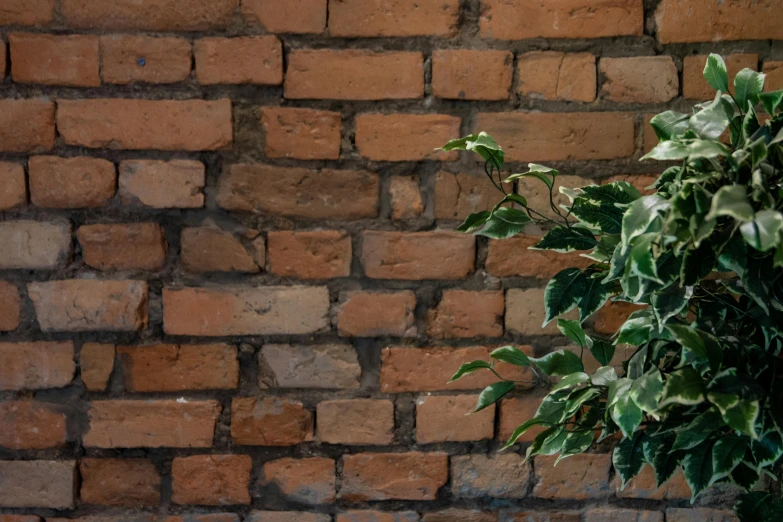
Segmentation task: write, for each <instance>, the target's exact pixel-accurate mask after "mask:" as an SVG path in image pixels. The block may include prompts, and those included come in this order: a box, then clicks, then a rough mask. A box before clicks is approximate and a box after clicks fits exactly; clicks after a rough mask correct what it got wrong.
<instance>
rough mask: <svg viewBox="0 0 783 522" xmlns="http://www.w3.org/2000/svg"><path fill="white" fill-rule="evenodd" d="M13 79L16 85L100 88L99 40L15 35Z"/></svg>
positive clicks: (11, 37)
mask: <svg viewBox="0 0 783 522" xmlns="http://www.w3.org/2000/svg"><path fill="white" fill-rule="evenodd" d="M8 42H9V46H10V47H11V76H12V77H13V79H14V81H15V82H17V83H39V84H44V85H68V86H74V87H98V86H100V84H101V79H100V76H99V74H98V63H99V58H98V38H97V37H96V36H53V35H44V34H22V33H13V34H10V35H8Z"/></svg>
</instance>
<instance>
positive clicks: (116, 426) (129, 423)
mask: <svg viewBox="0 0 783 522" xmlns="http://www.w3.org/2000/svg"><path fill="white" fill-rule="evenodd" d="M220 410H221V408H220V404H219V403H218V402H217V401H189V400H184V399H179V400H152V401H125V400H116V401H114V400H110V401H94V402H92V403H91V404H90V410H89V421H90V424H89V426H90V429H89V431H88V432H87V433H86V434H85V435H84V446H85V447H88V448H162V447H171V448H209V447H211V446H212V439H213V436H214V434H215V423H216V422H217V419H218V416H219V415H220Z"/></svg>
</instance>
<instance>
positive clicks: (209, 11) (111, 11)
mask: <svg viewBox="0 0 783 522" xmlns="http://www.w3.org/2000/svg"><path fill="white" fill-rule="evenodd" d="M238 4H239V0H184V1H183V0H141V1H134V2H128V1H126V0H63V1H62V7H61V9H62V14H63V17H64V18H65V23H66V25H68V27H72V28H77V29H128V30H131V29H141V30H147V31H207V30H210V29H222V28H225V27H226V26H227V25H228V24H229V23H230V22H231V19H232V17H233V15H234V12H235V11H236V8H237V5H238Z"/></svg>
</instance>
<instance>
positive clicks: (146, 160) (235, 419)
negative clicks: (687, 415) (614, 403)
mask: <svg viewBox="0 0 783 522" xmlns="http://www.w3.org/2000/svg"><path fill="white" fill-rule="evenodd" d="M782 40H783V15H781V10H780V6H779V5H778V3H777V2H774V1H772V0H755V1H750V0H747V1H724V2H717V1H713V0H687V1H684V0H557V1H554V0H547V1H542V0H286V1H272V0H0V337H1V338H0V522H50V521H53V522H66V521H81V522H120V521H122V522H615V521H622V522H690V521H696V520H698V521H711V522H729V521H732V522H733V521H734V520H735V519H734V518H733V515H732V514H731V511H730V501H726V498H725V497H726V495H724V494H723V492H722V491H723V490H721V491H720V492H719V493H720V494H717V495H709V496H708V498H707V499H706V500H704V501H701V503H698V502H697V504H696V505H694V506H690V505H689V504H688V502H687V500H688V499H689V498H690V492H689V490H688V487H687V484H686V483H685V480H684V478H683V475H682V473H681V472H677V473H675V474H674V475H673V477H672V478H671V479H670V480H669V481H668V482H667V483H665V484H664V485H663V487H661V488H657V487H656V484H655V480H654V477H653V474H652V472H651V469H650V468H649V467H647V468H645V469H644V470H643V471H642V473H641V475H640V476H639V477H637V478H636V479H635V480H634V481H632V482H631V483H630V484H629V485H628V486H627V487H626V488H624V489H623V488H621V487H620V484H619V482H618V479H617V474H616V473H615V472H614V471H613V470H612V467H611V454H610V453H608V451H609V449H610V448H609V447H608V446H606V445H603V446H601V448H599V449H597V450H596V452H595V453H590V454H588V455H582V456H576V457H572V458H570V459H568V460H566V461H564V462H561V463H560V464H559V465H558V466H557V467H553V466H552V464H553V462H554V458H553V457H543V458H537V459H534V461H533V462H528V463H525V462H524V461H523V460H524V459H523V456H524V451H525V449H526V447H527V446H529V444H530V443H531V442H532V439H533V437H534V436H535V435H536V434H537V433H539V432H540V428H538V429H533V430H531V431H530V432H528V433H527V434H525V436H523V437H522V438H521V439H520V444H518V445H516V446H514V447H513V448H512V449H511V450H509V451H506V452H503V453H499V452H498V451H497V450H499V448H500V447H501V446H502V444H504V443H505V441H506V440H507V438H508V437H509V436H510V435H511V434H512V433H513V431H514V429H515V428H516V427H517V426H518V425H519V424H521V423H522V422H524V421H525V420H527V419H528V418H530V416H532V415H534V413H535V411H536V408H537V405H538V401H539V400H540V397H541V393H542V391H543V390H541V389H534V388H533V387H532V386H531V385H530V384H528V383H530V382H531V375H530V374H529V373H528V372H527V371H526V370H525V369H524V368H520V367H515V366H511V365H508V364H505V363H501V364H498V365H497V367H496V369H497V371H498V372H499V373H500V374H501V375H504V376H506V377H508V378H511V379H515V380H518V381H519V386H518V388H517V390H515V391H514V393H513V394H512V395H510V396H509V397H507V398H506V399H504V400H503V401H502V402H500V403H499V404H497V405H495V406H493V407H491V408H486V409H484V410H483V411H480V412H478V413H476V414H473V415H466V413H468V412H469V411H471V410H472V409H473V408H474V406H475V403H476V400H477V397H478V395H479V393H480V392H481V390H482V389H483V388H484V387H485V386H487V385H489V384H491V383H492V382H494V381H495V380H496V378H495V377H494V376H493V375H492V374H490V373H488V372H484V373H481V372H477V373H475V374H473V375H470V376H468V377H466V378H464V379H462V380H459V381H457V382H454V383H449V382H448V381H449V379H450V377H451V375H452V374H453V373H454V371H455V370H456V369H457V368H458V367H459V366H460V365H461V364H463V363H465V362H468V361H472V360H475V359H487V358H488V356H489V353H490V352H491V351H492V350H494V349H495V348H497V347H500V346H504V345H509V344H511V345H514V346H518V347H520V348H521V349H522V350H523V351H525V353H527V354H528V355H530V356H541V355H543V354H545V353H547V352H548V351H549V350H550V349H551V348H552V347H554V346H564V340H563V338H562V337H561V336H559V332H558V331H557V328H556V327H555V326H554V325H551V326H549V327H547V328H546V329H544V330H542V328H541V323H542V321H543V307H542V299H543V288H544V287H545V285H546V283H547V281H548V280H549V279H551V278H552V276H553V275H554V274H556V273H557V272H558V271H559V270H561V269H563V268H565V267H566V266H570V265H579V264H584V263H585V262H586V261H585V260H584V259H583V258H579V257H578V256H576V255H572V256H567V255H555V254H552V253H547V252H539V251H532V250H528V247H530V246H531V245H533V244H535V242H536V241H537V240H538V237H540V235H541V233H542V231H541V230H533V229H529V230H525V233H524V234H523V235H520V236H518V237H515V238H514V239H511V240H507V241H496V240H487V239H486V238H475V237H473V236H470V235H464V234H461V233H458V232H456V231H455V228H456V226H457V225H458V224H459V222H460V220H461V219H462V218H464V217H465V216H466V215H467V214H469V213H471V212H478V211H483V210H488V209H490V208H492V206H493V205H494V204H495V203H496V202H497V201H498V200H499V199H500V195H499V193H498V192H497V191H496V190H495V189H494V188H493V187H492V185H491V184H490V183H489V182H488V180H487V179H486V177H485V176H484V175H483V173H482V172H481V168H482V164H481V163H480V162H479V161H477V159H476V158H475V157H472V156H470V155H468V154H463V153H458V152H448V153H447V152H443V151H440V150H436V149H437V148H439V147H440V146H442V145H443V144H444V143H445V142H446V141H447V140H449V139H452V138H456V137H459V136H462V135H465V134H468V133H472V132H478V131H481V130H484V131H487V132H489V133H491V134H493V135H494V136H495V137H496V138H497V139H498V141H499V143H500V144H501V145H502V146H503V148H504V150H505V154H506V161H507V163H508V165H509V169H510V170H508V172H509V173H510V172H519V171H521V169H523V168H524V167H525V165H526V164H527V163H529V162H536V163H555V164H556V165H554V166H556V167H557V168H559V169H560V170H561V173H562V175H561V176H560V177H559V178H558V184H559V185H562V186H579V185H584V184H589V183H598V182H605V181H608V180H625V181H628V182H630V183H632V184H634V185H635V186H637V187H638V188H640V189H643V188H644V187H647V186H649V185H650V184H651V183H652V181H653V180H654V179H655V178H656V176H657V175H658V174H659V173H660V172H661V171H662V170H663V166H662V165H658V164H655V163H654V162H653V163H640V162H638V161H637V160H638V159H639V157H641V155H642V154H644V152H646V151H649V150H650V149H651V148H652V147H653V146H654V145H655V143H656V142H657V140H656V137H655V135H654V133H653V132H652V130H651V128H650V127H649V125H647V124H648V122H649V119H650V117H651V116H652V115H653V114H655V113H657V112H660V111H663V110H665V109H673V110H678V111H683V110H686V107H687V106H688V104H689V103H691V102H692V101H703V100H707V99H710V98H712V96H713V93H712V91H711V90H710V89H709V87H708V85H707V84H706V82H705V81H704V80H703V78H702V76H701V74H702V70H703V68H704V64H705V61H706V58H707V54H708V53H709V52H713V51H714V52H719V53H721V54H723V55H724V56H726V62H727V65H728V70H729V74H730V75H735V74H736V73H737V72H738V71H739V70H741V69H743V68H745V67H749V68H751V69H755V70H758V71H763V72H764V73H766V74H767V80H768V90H774V89H783V58H781V57H783V42H782ZM507 188H508V189H510V190H515V191H517V192H519V193H522V194H524V195H525V197H527V199H528V201H530V202H532V203H534V204H535V205H537V206H539V207H541V206H542V205H543V204H545V203H548V201H547V199H548V198H547V196H546V194H545V193H544V192H543V191H542V187H541V186H540V185H535V184H534V183H530V182H528V181H519V182H517V183H516V184H515V185H509V186H508V187H507ZM558 198H560V197H559V196H558ZM564 201H565V200H564V199H562V198H560V199H559V200H558V202H560V203H562V202H564ZM634 309H635V308H634V307H631V306H628V305H625V304H622V303H618V304H613V305H610V306H607V307H606V308H605V309H602V310H601V311H599V312H598V313H597V314H596V315H595V317H594V318H592V319H591V320H590V321H589V322H588V323H587V326H588V328H589V329H592V330H594V331H596V332H599V333H601V334H604V335H612V334H614V333H615V331H616V330H617V328H618V326H619V325H620V324H621V323H622V321H623V319H624V318H625V317H627V316H628V314H629V313H631V312H632V311H633V310H634ZM566 349H571V350H578V348H576V347H572V346H566ZM628 353H629V352H628V351H627V350H618V352H617V355H616V357H615V359H614V360H613V361H612V365H614V366H619V363H620V361H621V359H622V358H623V357H624V356H626V355H628ZM591 364H592V363H591ZM588 366H589V368H588V370H594V369H595V368H594V367H593V366H590V365H589V364H588Z"/></svg>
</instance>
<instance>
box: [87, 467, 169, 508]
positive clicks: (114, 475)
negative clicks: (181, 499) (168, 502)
mask: <svg viewBox="0 0 783 522" xmlns="http://www.w3.org/2000/svg"><path fill="white" fill-rule="evenodd" d="M79 472H80V475H81V478H82V487H81V494H80V497H81V501H82V502H84V503H86V504H100V505H105V506H157V505H158V504H160V475H158V470H157V469H156V468H155V464H154V463H153V462H152V461H151V460H148V459H82V461H81V464H80V465H79Z"/></svg>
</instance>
